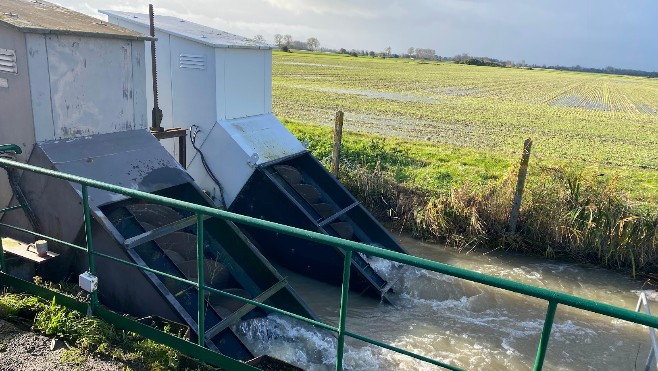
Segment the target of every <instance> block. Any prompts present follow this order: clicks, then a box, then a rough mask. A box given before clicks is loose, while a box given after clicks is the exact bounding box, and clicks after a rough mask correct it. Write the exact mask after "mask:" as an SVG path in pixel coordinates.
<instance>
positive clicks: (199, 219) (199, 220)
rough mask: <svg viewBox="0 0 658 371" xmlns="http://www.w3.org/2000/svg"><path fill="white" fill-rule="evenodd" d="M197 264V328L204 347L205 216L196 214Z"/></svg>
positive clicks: (200, 342)
mask: <svg viewBox="0 0 658 371" xmlns="http://www.w3.org/2000/svg"><path fill="white" fill-rule="evenodd" d="M196 233H197V234H196V263H197V275H198V276H197V282H198V283H199V287H198V294H199V296H198V306H199V312H198V313H197V326H198V331H197V334H198V335H199V345H200V346H204V344H205V337H206V335H205V328H206V327H205V319H206V316H205V308H204V298H203V289H204V286H203V214H202V213H197V214H196Z"/></svg>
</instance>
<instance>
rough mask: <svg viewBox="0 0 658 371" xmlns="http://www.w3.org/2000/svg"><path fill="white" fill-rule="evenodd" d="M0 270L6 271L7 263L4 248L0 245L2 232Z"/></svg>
mask: <svg viewBox="0 0 658 371" xmlns="http://www.w3.org/2000/svg"><path fill="white" fill-rule="evenodd" d="M0 272H4V273H7V263H6V262H5V249H4V248H3V247H2V234H0Z"/></svg>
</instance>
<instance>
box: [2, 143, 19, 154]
mask: <svg viewBox="0 0 658 371" xmlns="http://www.w3.org/2000/svg"><path fill="white" fill-rule="evenodd" d="M0 152H14V153H16V154H17V155H20V154H21V153H23V150H22V149H21V147H19V146H18V145H16V144H2V145H0Z"/></svg>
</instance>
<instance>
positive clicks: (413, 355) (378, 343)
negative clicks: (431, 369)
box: [345, 331, 464, 371]
mask: <svg viewBox="0 0 658 371" xmlns="http://www.w3.org/2000/svg"><path fill="white" fill-rule="evenodd" d="M345 335H347V336H349V337H351V338H354V339H357V340H361V341H363V342H364V343H368V344H372V345H376V346H378V347H381V348H384V349H388V350H392V351H394V352H397V353H400V354H404V355H405V356H409V357H411V358H415V359H417V360H420V361H424V362H427V363H429V364H432V365H435V366H439V367H443V368H445V369H447V370H452V371H464V369H461V368H459V367H455V366H452V365H449V364H447V363H443V362H440V361H436V360H434V359H432V358H428V357H424V356H421V355H419V354H416V353H412V352H410V351H408V350H405V349H401V348H398V347H394V346H392V345H388V344H386V343H382V342H381V341H377V340H373V339H370V338H367V337H365V336H362V335H359V334H355V333H353V332H349V331H345Z"/></svg>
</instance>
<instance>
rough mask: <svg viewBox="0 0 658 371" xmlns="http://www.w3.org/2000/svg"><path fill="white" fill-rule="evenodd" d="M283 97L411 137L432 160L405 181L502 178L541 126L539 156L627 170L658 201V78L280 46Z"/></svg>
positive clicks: (441, 185)
mask: <svg viewBox="0 0 658 371" xmlns="http://www.w3.org/2000/svg"><path fill="white" fill-rule="evenodd" d="M273 109H274V113H275V114H276V115H277V116H278V117H279V118H282V119H290V120H294V121H299V122H305V123H315V124H319V125H324V126H330V125H333V117H334V113H335V111H336V110H338V109H340V110H343V111H344V112H345V118H346V121H345V129H346V130H347V131H351V132H360V133H370V134H381V135H384V136H386V137H395V138H399V139H403V140H405V142H404V143H405V144H404V146H406V147H407V148H408V151H407V152H408V153H409V156H411V157H412V160H413V159H415V160H413V161H417V160H418V159H421V160H422V161H420V162H417V164H420V166H419V167H420V168H422V169H423V170H418V171H416V170H404V171H401V172H400V174H398V175H396V179H398V180H401V181H403V182H412V183H413V182H414V181H415V182H416V183H417V184H429V185H431V186H432V187H433V188H437V189H445V187H446V184H448V183H450V181H451V180H452V181H454V182H455V183H454V185H459V184H460V183H461V182H464V181H466V182H469V183H473V184H480V183H481V181H482V180H483V179H487V178H488V177H490V178H491V179H497V178H499V177H500V175H501V174H503V173H506V170H505V169H504V164H514V163H516V162H517V161H518V157H519V156H520V152H521V148H522V144H523V141H524V139H526V138H528V137H530V138H532V139H533V141H534V146H533V159H532V163H540V164H548V165H555V166H559V165H563V164H567V165H568V166H569V167H575V168H578V169H580V168H584V169H588V171H589V170H591V171H592V172H594V173H602V174H605V176H612V177H619V178H620V179H622V181H621V182H620V186H621V188H622V189H623V190H625V191H627V192H629V195H630V198H631V199H632V200H634V201H638V202H645V203H653V204H656V203H658V155H656V153H657V152H658V80H655V79H647V78H636V77H625V76H611V75H600V74H588V73H577V72H563V71H550V70H540V69H536V70H528V69H514V68H495V67H477V66H468V65H457V64H452V63H435V62H430V63H428V62H419V61H412V60H397V59H381V58H368V57H359V58H354V57H349V56H343V55H327V54H319V53H280V52H275V53H274V57H273ZM346 140H348V139H346ZM413 142H418V143H422V144H418V145H415V144H414V143H413ZM434 144H439V145H440V146H435V145H434ZM395 145H397V144H395ZM375 150H376V149H375ZM431 152H437V153H436V154H433V153H431ZM405 161H406V160H405ZM532 163H531V164H532ZM478 168H479V169H478ZM508 168H509V166H508Z"/></svg>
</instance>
